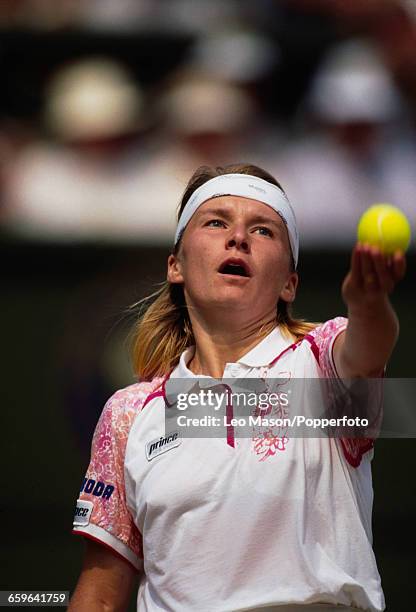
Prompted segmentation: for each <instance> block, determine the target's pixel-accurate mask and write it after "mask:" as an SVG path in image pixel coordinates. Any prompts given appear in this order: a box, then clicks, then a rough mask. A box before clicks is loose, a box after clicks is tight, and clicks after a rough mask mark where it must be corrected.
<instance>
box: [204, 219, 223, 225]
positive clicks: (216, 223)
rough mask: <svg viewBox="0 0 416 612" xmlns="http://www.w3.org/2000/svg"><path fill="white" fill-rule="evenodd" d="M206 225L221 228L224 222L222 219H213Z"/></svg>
mask: <svg viewBox="0 0 416 612" xmlns="http://www.w3.org/2000/svg"><path fill="white" fill-rule="evenodd" d="M206 225H210V226H211V227H221V226H222V225H224V221H221V219H211V220H210V221H208V222H207V223H206Z"/></svg>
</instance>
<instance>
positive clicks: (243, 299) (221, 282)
mask: <svg viewBox="0 0 416 612" xmlns="http://www.w3.org/2000/svg"><path fill="white" fill-rule="evenodd" d="M229 258H234V259H238V260H240V263H241V262H242V263H244V264H245V265H246V268H247V270H248V273H249V275H248V276H232V275H227V274H223V273H221V272H220V271H219V269H220V268H221V265H222V264H223V262H224V261H225V260H227V259H229ZM404 273H405V259H404V256H403V255H402V254H400V253H396V254H395V255H394V256H393V257H386V256H383V255H382V254H381V253H380V251H378V250H377V249H374V248H370V247H368V246H365V245H357V246H356V247H355V248H354V250H353V253H352V258H351V267H350V270H349V272H348V274H347V276H346V277H345V280H344V282H343V286H342V296H343V299H344V301H345V303H346V305H347V308H348V327H347V330H346V331H345V332H343V333H341V334H340V335H339V336H338V338H337V340H336V342H335V344H334V360H335V365H336V368H337V371H338V373H339V375H340V376H342V377H344V378H352V377H366V376H368V377H370V376H379V375H380V374H381V372H382V370H383V368H384V365H385V363H386V362H387V360H388V359H389V357H390V355H391V352H392V350H393V347H394V344H395V342H396V340H397V335H398V321H397V317H396V314H395V312H394V310H393V308H392V306H391V304H390V301H389V297H388V295H389V293H391V292H392V291H393V289H394V287H395V285H396V283H397V282H398V281H399V280H400V279H401V278H402V277H403V276H404ZM167 278H168V281H169V282H170V283H180V284H182V285H183V287H184V293H185V299H186V304H187V308H188V312H189V317H190V320H191V323H192V329H193V333H194V337H195V343H196V349H195V354H194V356H193V358H192V360H191V362H190V363H189V364H188V367H189V368H190V369H191V371H192V372H194V373H195V374H206V375H209V376H213V377H216V378H219V377H222V375H223V372H224V368H225V365H226V363H234V362H236V361H238V359H239V358H240V357H242V356H243V355H244V354H246V353H247V352H248V351H249V350H250V349H251V348H253V347H254V346H256V345H257V344H258V343H259V342H260V340H261V339H262V338H264V337H265V336H266V335H267V334H268V333H269V332H270V331H271V330H272V329H273V328H274V327H275V325H276V304H277V302H278V300H279V299H283V300H285V301H286V302H292V301H293V300H294V299H295V296H296V288H297V284H298V275H297V274H296V272H293V271H292V269H291V265H290V245H289V239H288V235H287V231H286V228H285V225H284V223H283V221H282V219H281V218H280V217H279V215H278V214H277V213H276V212H275V211H274V210H273V209H271V208H270V207H269V206H267V205H265V204H263V203H262V202H258V201H256V200H250V199H247V198H240V197H234V196H222V197H218V198H215V199H212V200H208V201H207V202H205V203H204V204H202V206H200V207H199V209H198V210H197V212H196V213H195V214H194V215H193V217H192V219H191V220H190V222H189V223H188V226H187V227H186V230H185V232H184V234H183V237H182V240H181V246H180V249H179V252H178V253H177V254H176V255H170V256H169V259H168V273H167ZM135 579H136V575H135V572H134V570H133V569H132V568H131V566H130V565H129V564H127V563H126V562H125V561H123V560H122V559H120V558H118V557H116V556H115V555H114V554H113V553H112V552H111V551H110V550H108V549H106V548H104V547H103V546H101V545H99V544H94V543H92V542H90V543H88V545H87V553H86V556H85V562H84V567H83V570H82V573H81V577H80V579H79V582H78V585H77V588H76V590H75V593H74V595H73V597H72V600H71V604H70V607H69V612H99V611H105V612H113V611H123V610H125V609H126V608H127V606H128V601H129V598H130V595H131V592H132V589H133V587H134V584H135Z"/></svg>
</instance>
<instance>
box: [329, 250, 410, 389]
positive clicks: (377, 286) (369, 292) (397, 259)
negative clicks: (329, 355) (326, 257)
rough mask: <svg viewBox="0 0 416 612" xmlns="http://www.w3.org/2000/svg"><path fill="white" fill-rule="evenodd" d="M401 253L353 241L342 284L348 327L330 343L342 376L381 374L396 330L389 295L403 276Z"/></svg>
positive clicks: (404, 263)
mask: <svg viewBox="0 0 416 612" xmlns="http://www.w3.org/2000/svg"><path fill="white" fill-rule="evenodd" d="M405 270H406V260H405V257H404V255H403V254H402V253H400V252H397V253H395V254H394V255H392V256H387V255H384V254H383V253H381V251H380V250H379V249H377V248H375V247H370V246H368V245H362V244H357V245H356V246H355V247H354V250H353V252H352V257H351V268H350V270H349V272H348V274H347V276H346V277H345V280H344V282H343V285H342V297H343V300H344V302H345V303H346V305H347V307H348V327H347V329H346V331H345V333H342V334H340V335H339V336H338V338H337V339H336V341H335V343H334V349H333V356H334V361H335V366H336V368H337V371H338V373H339V375H340V376H341V377H342V378H355V377H373V376H381V375H382V373H383V371H384V368H385V365H386V363H387V361H388V359H389V358H390V355H391V353H392V351H393V348H394V345H395V343H396V341H397V337H398V333H399V322H398V319H397V316H396V313H395V312H394V310H393V307H392V305H391V303H390V300H389V297H388V296H389V294H390V293H391V292H392V291H393V289H394V288H395V286H396V284H397V283H398V282H399V281H400V280H401V279H402V278H403V276H404V274H405Z"/></svg>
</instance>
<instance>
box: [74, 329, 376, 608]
mask: <svg viewBox="0 0 416 612" xmlns="http://www.w3.org/2000/svg"><path fill="white" fill-rule="evenodd" d="M346 324H347V320H346V319H344V318H342V317H337V318H336V319H332V320H330V321H327V322H326V323H324V324H322V325H319V326H318V327H317V328H315V329H314V330H313V331H312V332H311V333H310V334H309V335H308V337H307V338H305V339H303V340H302V341H300V342H297V343H295V344H291V342H290V340H288V339H287V338H286V337H284V336H283V335H282V334H281V332H280V330H279V328H278V327H276V328H275V329H274V330H273V331H272V332H271V333H270V334H269V335H268V336H267V337H266V338H264V339H263V340H262V341H261V342H259V344H258V345H257V346H255V347H254V348H253V349H252V350H251V351H250V352H248V353H247V354H246V355H245V356H244V357H242V358H241V359H240V360H239V361H238V362H237V363H228V364H227V365H226V368H225V370H224V375H223V378H228V379H232V378H259V377H262V378H265V377H266V378H273V379H275V378H282V379H285V378H286V379H290V378H316V377H321V378H322V377H327V378H329V377H336V376H337V374H336V371H335V366H334V362H333V358H332V346H333V343H334V340H335V338H336V337H337V335H338V334H339V333H341V331H343V330H344V329H345V327H346ZM193 350H194V348H193V347H190V348H188V349H187V350H186V351H185V352H184V353H183V354H182V356H181V359H180V362H179V364H178V365H177V367H176V368H175V370H174V371H173V372H172V373H171V374H170V376H171V377H173V378H183V379H192V378H201V377H200V376H198V377H196V376H195V375H194V374H193V373H192V372H191V371H190V370H189V369H188V367H187V363H189V360H190V358H191V356H192V354H193ZM164 382H166V381H164V379H162V378H157V379H154V380H153V381H151V382H141V383H137V384H133V385H130V386H129V387H127V388H125V389H121V390H119V391H117V392H116V393H115V394H114V395H113V396H112V397H111V398H110V399H109V400H108V402H107V403H106V405H105V407H104V410H103V413H102V415H101V418H100V420H99V422H98V425H97V428H96V431H95V434H94V438H93V443H92V453H91V462H90V465H89V467H88V471H87V474H86V477H85V479H84V482H83V485H82V489H81V494H80V499H79V500H78V503H77V510H76V515H75V519H74V532H75V533H79V534H82V535H85V536H88V537H90V538H92V539H95V540H98V541H99V542H101V543H102V544H104V545H107V546H109V547H110V548H111V549H112V550H113V551H114V552H115V553H118V554H119V555H121V556H122V557H123V558H124V559H126V560H127V561H128V562H130V563H131V564H132V565H133V566H134V567H135V568H136V569H137V570H139V571H142V570H143V571H144V574H143V578H142V582H141V585H140V588H139V593H138V601H137V610H138V611H139V612H145V611H146V612H150V611H151V612H156V611H166V610H173V611H175V612H176V611H178V612H191V611H192V612H193V611H198V612H237V611H238V612H240V611H243V610H257V609H259V608H261V609H268V610H270V611H271V610H274V609H275V608H276V610H278V611H280V610H281V611H282V612H286V610H289V609H290V610H292V609H293V610H294V609H298V608H297V606H296V607H294V608H292V607H289V608H286V606H288V605H289V606H290V605H294V604H298V605H301V604H303V605H304V606H305V605H306V604H308V605H306V607H305V608H300V609H301V610H302V609H305V610H306V609H309V607H311V609H313V610H318V607H313V606H312V604H315V606H317V605H318V604H320V606H319V610H321V609H322V610H338V609H340V610H348V609H350V608H351V609H359V610H371V611H373V612H380V611H382V610H384V608H385V604H384V597H383V592H382V589H381V584H380V576H379V573H378V571H377V565H376V561H375V558H374V554H373V550H372V532H371V513H372V502H373V489H372V482H371V459H372V456H373V449H372V447H373V441H372V440H363V439H361V440H340V439H335V438H299V437H297V438H295V437H294V438H291V439H290V438H288V436H287V435H284V434H281V435H277V436H275V437H274V438H273V437H272V438H270V437H267V438H265V437H261V436H256V435H253V437H252V438H234V437H233V436H232V432H231V435H230V432H228V435H227V437H224V438H185V437H181V436H180V435H179V436H178V435H176V434H174V433H172V432H165V406H166V404H165V400H166V396H165V385H164V384H163V383H164ZM165 436H168V437H167V438H165ZM161 439H162V441H163V442H164V444H163V445H162V443H160V444H158V442H159V441H160V440H161ZM152 444H153V446H152ZM338 606H339V607H338Z"/></svg>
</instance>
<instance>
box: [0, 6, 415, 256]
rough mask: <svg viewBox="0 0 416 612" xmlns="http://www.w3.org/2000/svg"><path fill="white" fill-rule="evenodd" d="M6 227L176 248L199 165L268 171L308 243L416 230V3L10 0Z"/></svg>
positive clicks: (46, 237) (2, 58) (1, 190)
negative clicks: (395, 227)
mask: <svg viewBox="0 0 416 612" xmlns="http://www.w3.org/2000/svg"><path fill="white" fill-rule="evenodd" d="M0 67H1V74H2V89H3V92H2V96H1V101H0V159H1V165H0V227H1V231H2V233H3V234H5V235H7V236H8V237H12V238H17V239H24V240H31V241H33V240H39V241H54V242H55V241H64V242H66V243H78V242H80V241H90V242H91V241H93V242H96V241H100V242H102V241H104V242H117V243H120V242H121V243H123V242H129V243H143V244H154V245H158V244H160V245H164V244H166V245H169V244H171V243H172V239H173V233H174V227H175V213H176V207H177V204H178V202H179V199H180V196H181V194H182V192H183V190H184V187H185V184H186V182H187V180H188V179H189V177H190V175H191V174H192V173H193V171H194V170H195V169H196V167H197V166H199V165H202V164H210V165H223V164H227V163H236V162H252V163H257V164H259V165H260V166H262V167H264V168H265V169H266V170H268V171H269V172H271V173H272V174H273V175H274V176H275V177H276V178H277V179H278V180H279V181H280V182H281V184H282V185H283V187H284V189H285V191H286V192H287V194H288V196H289V199H290V200H291V201H292V203H293V205H294V207H295V211H296V213H297V217H298V222H299V227H300V232H301V241H302V244H303V245H305V246H309V247H311V248H320V247H328V246H329V247H331V246H333V247H338V246H341V247H348V246H350V245H351V244H352V242H353V241H354V238H355V231H356V225H357V221H358V219H359V216H360V214H361V213H362V212H363V211H364V210H365V209H366V208H367V207H368V206H369V205H371V204H372V203H374V202H390V203H393V204H395V205H396V206H398V207H400V208H401V209H402V210H403V211H404V212H405V213H406V214H407V215H408V216H409V218H410V221H411V224H412V226H413V229H415V217H416V215H415V210H416V207H415V202H416V180H415V176H416V172H415V169H416V2H414V0H365V1H363V0H348V2H345V1H344V0H257V1H256V2H255V3H253V2H252V1H250V0H239V1H236V0H227V1H226V2H224V1H220V0H210V1H209V2H208V1H207V0H61V1H60V2H56V1H55V0H3V1H2V3H1V4H0Z"/></svg>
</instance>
